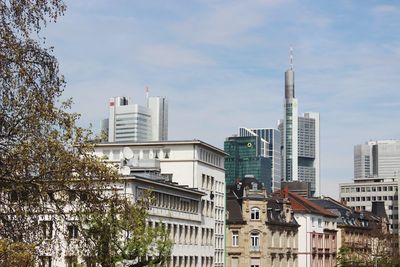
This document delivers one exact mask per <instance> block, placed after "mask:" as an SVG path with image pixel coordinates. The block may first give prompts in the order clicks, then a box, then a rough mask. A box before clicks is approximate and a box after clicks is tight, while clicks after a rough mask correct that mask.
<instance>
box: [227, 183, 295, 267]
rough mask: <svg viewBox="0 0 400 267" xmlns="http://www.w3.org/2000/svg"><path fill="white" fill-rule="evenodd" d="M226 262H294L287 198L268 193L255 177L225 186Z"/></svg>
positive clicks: (236, 265) (292, 221) (255, 266)
mask: <svg viewBox="0 0 400 267" xmlns="http://www.w3.org/2000/svg"><path fill="white" fill-rule="evenodd" d="M226 225H227V229H226V240H227V241H226V242H227V243H226V264H227V266H231V267H239V266H251V267H259V266H272V267H274V266H280V267H281V266H288V267H297V266H298V260H297V259H298V257H297V252H298V236H297V233H298V231H297V229H298V227H299V225H298V224H297V222H296V220H295V219H294V216H293V214H292V210H291V205H290V202H289V201H288V199H284V198H280V197H276V196H274V197H273V196H271V195H268V194H267V192H266V190H265V188H264V187H263V186H262V184H261V183H259V182H258V181H257V180H256V179H255V178H249V177H246V178H244V179H243V180H242V181H237V182H236V184H234V185H231V186H228V188H227V221H226Z"/></svg>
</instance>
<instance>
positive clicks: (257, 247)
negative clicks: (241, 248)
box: [250, 246, 260, 251]
mask: <svg viewBox="0 0 400 267" xmlns="http://www.w3.org/2000/svg"><path fill="white" fill-rule="evenodd" d="M250 251H260V246H251V247H250Z"/></svg>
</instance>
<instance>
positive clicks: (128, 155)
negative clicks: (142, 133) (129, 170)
mask: <svg viewBox="0 0 400 267" xmlns="http://www.w3.org/2000/svg"><path fill="white" fill-rule="evenodd" d="M122 154H123V155H124V157H125V158H126V159H131V158H133V151H132V149H130V148H129V147H124V149H123V150H122Z"/></svg>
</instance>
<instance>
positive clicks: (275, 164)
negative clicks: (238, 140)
mask: <svg viewBox="0 0 400 267" xmlns="http://www.w3.org/2000/svg"><path fill="white" fill-rule="evenodd" d="M239 136H259V137H261V140H262V141H264V142H266V143H267V149H266V150H265V151H262V155H263V156H264V157H268V158H270V159H271V161H272V162H271V164H272V166H271V168H269V169H268V171H269V172H270V173H271V177H272V181H271V187H272V191H275V190H278V189H281V179H282V174H281V162H282V155H281V132H280V131H279V130H277V129H273V128H245V127H240V128H239Z"/></svg>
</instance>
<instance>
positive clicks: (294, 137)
mask: <svg viewBox="0 0 400 267" xmlns="http://www.w3.org/2000/svg"><path fill="white" fill-rule="evenodd" d="M294 76H295V74H294V70H293V64H292V57H291V63H290V68H289V69H288V70H287V71H286V72H285V101H284V114H283V116H284V117H283V120H281V121H280V122H279V126H278V129H279V130H280V131H281V133H282V180H284V181H306V182H309V183H310V185H311V193H312V194H313V195H315V196H318V195H319V192H320V155H319V153H320V152H319V151H320V144H319V143H320V133H319V129H320V125H319V121H320V120H319V113H315V112H308V113H304V114H303V116H298V101H297V99H296V97H295V82H294Z"/></svg>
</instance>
